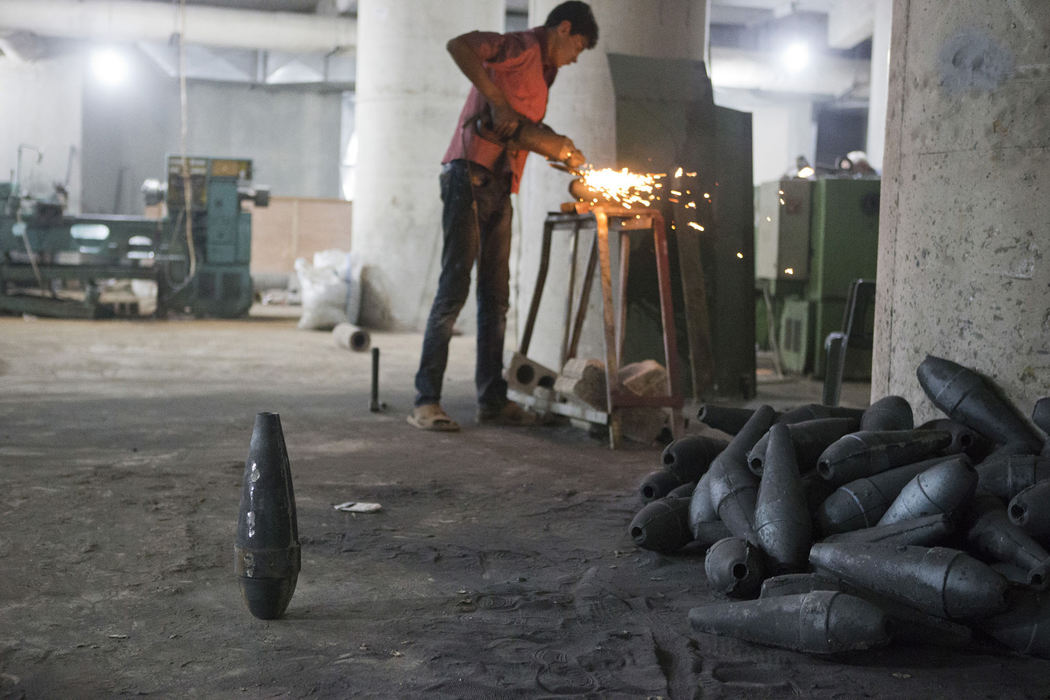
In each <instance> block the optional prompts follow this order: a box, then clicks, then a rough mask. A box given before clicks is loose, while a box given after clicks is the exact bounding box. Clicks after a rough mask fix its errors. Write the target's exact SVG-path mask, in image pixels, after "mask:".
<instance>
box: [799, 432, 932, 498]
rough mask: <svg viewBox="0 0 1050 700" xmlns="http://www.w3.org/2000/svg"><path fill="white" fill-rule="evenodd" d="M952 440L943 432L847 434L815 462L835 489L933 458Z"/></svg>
mask: <svg viewBox="0 0 1050 700" xmlns="http://www.w3.org/2000/svg"><path fill="white" fill-rule="evenodd" d="M951 441H952V436H951V433H949V432H947V431H944V430H885V431H876V432H870V431H860V432H856V433H850V434H849V435H845V436H843V437H842V438H840V439H838V440H836V441H835V442H834V443H832V444H831V445H830V446H829V447H828V449H826V450H824V453H823V454H822V455H820V459H818V460H817V471H818V472H819V473H820V475H821V476H822V477H823V478H825V479H827V480H828V481H829V482H831V483H832V484H835V485H836V486H841V485H842V484H848V483H849V482H851V481H853V480H854V479H860V478H862V477H865V476H871V475H872V474H878V473H879V472H884V471H886V470H887V469H893V468H894V467H900V466H903V465H905V464H912V463H914V462H917V461H919V460H922V459H926V458H927V457H932V456H933V455H934V454H936V453H937V452H939V451H940V450H942V449H944V448H945V447H947V446H948V445H949V444H950V443H951Z"/></svg>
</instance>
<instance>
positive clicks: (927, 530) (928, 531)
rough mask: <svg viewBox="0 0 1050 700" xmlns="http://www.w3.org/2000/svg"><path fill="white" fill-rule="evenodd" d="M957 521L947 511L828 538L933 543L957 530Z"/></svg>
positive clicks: (839, 540)
mask: <svg viewBox="0 0 1050 700" xmlns="http://www.w3.org/2000/svg"><path fill="white" fill-rule="evenodd" d="M955 529H956V528H955V521H954V520H952V519H951V518H949V517H948V516H947V515H945V514H943V513H938V514H935V515H926V516H923V517H921V518H912V519H910V520H901V521H900V522H896V523H892V524H890V525H872V526H871V527H864V528H861V529H859V530H850V531H848V532H839V533H836V534H834V535H829V536H828V537H825V538H824V540H823V541H824V542H867V543H871V544H892V545H910V546H915V547H933V546H936V545H939V544H943V543H945V542H946V541H947V540H948V538H949V537H951V536H952V535H953V534H954V533H955Z"/></svg>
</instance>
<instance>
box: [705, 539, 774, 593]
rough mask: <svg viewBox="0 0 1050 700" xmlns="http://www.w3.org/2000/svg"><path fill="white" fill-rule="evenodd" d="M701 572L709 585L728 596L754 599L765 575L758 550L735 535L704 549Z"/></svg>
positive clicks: (763, 563) (763, 564)
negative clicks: (702, 569)
mask: <svg viewBox="0 0 1050 700" xmlns="http://www.w3.org/2000/svg"><path fill="white" fill-rule="evenodd" d="M704 573H706V574H707V581H708V583H710V584H711V588H712V589H714V590H716V591H718V592H719V593H725V594H726V595H727V596H729V597H731V598H754V597H755V596H756V595H758V589H759V587H761V585H762V579H763V578H765V573H766V567H765V562H764V561H763V559H762V552H761V551H759V549H758V548H757V547H754V546H752V545H751V543H749V542H747V541H746V540H742V539H740V538H739V537H726V538H724V539H721V540H718V541H717V542H715V543H714V544H713V545H711V548H710V549H708V550H707V556H706V557H705V558H704Z"/></svg>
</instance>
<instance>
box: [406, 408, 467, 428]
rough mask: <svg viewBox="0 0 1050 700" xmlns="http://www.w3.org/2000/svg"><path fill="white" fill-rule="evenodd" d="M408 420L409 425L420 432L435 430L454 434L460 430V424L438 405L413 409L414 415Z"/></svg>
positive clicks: (410, 415)
mask: <svg viewBox="0 0 1050 700" xmlns="http://www.w3.org/2000/svg"><path fill="white" fill-rule="evenodd" d="M407 420H408V423H409V425H413V426H415V427H417V428H419V429H420V430H435V431H438V432H444V433H453V432H455V431H457V430H459V423H457V422H456V421H454V420H452V417H451V416H450V415H448V414H447V413H445V409H443V408H441V405H440V404H436V403H426V404H423V405H422V406H416V407H415V408H413V409H412V413H411V414H409V416H408V418H407Z"/></svg>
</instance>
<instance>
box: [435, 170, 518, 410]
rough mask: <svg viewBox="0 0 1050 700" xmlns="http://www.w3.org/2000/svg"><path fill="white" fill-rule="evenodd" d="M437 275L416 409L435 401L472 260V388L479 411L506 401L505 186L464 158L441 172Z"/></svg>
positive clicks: (507, 196)
mask: <svg viewBox="0 0 1050 700" xmlns="http://www.w3.org/2000/svg"><path fill="white" fill-rule="evenodd" d="M441 201H442V202H443V203H444V211H443V213H442V216H441V228H442V231H443V233H444V245H443V247H442V251H441V277H440V278H439V279H438V289H437V294H436V295H435V297H434V304H433V306H431V308H430V316H429V317H428V318H427V327H426V331H425V332H424V334H423V352H422V355H421V357H420V360H419V371H418V372H417V373H416V391H417V393H416V401H415V403H416V405H417V406H420V405H423V404H428V403H437V402H438V401H439V400H440V399H441V383H442V380H443V379H444V376H445V367H446V366H447V365H448V343H449V340H450V339H451V338H452V327H453V326H454V325H455V323H456V318H457V317H458V316H459V312H460V310H461V309H462V308H463V304H464V303H465V302H466V300H467V294H468V292H469V291H470V272H471V268H473V267H474V263H475V261H476V262H477V270H478V273H477V274H478V277H477V295H476V296H477V300H478V335H477V365H476V368H475V371H474V383H475V385H476V386H477V393H478V396H477V398H478V405H479V406H480V407H482V408H500V407H501V406H503V405H504V404H505V403H507V382H506V381H505V380H504V379H503V335H504V332H505V330H506V328H507V308H508V306H509V300H510V263H509V259H510V222H511V205H510V182H509V181H507V180H506V179H503V178H499V177H497V176H495V175H493V174H492V173H491V172H490V171H489V170H487V169H486V168H483V167H482V166H480V165H477V164H476V163H471V162H469V161H466V160H454V161H452V162H451V163H449V164H448V165H446V166H445V169H444V170H443V171H442V173H441Z"/></svg>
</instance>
